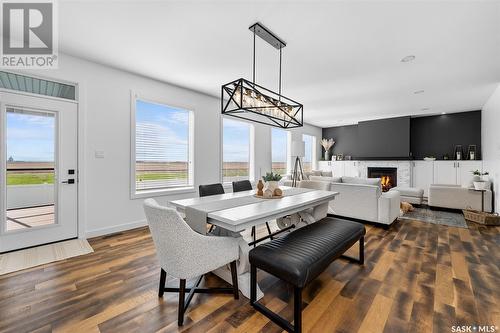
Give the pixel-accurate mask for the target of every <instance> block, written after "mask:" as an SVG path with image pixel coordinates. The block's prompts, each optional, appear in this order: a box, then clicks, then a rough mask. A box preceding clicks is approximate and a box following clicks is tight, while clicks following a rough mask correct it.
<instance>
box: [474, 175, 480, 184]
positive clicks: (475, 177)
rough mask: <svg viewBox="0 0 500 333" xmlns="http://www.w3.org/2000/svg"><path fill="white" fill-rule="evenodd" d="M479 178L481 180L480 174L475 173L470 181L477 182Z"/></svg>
mask: <svg viewBox="0 0 500 333" xmlns="http://www.w3.org/2000/svg"><path fill="white" fill-rule="evenodd" d="M480 180H481V176H477V175H474V176H472V181H473V182H478V181H480Z"/></svg>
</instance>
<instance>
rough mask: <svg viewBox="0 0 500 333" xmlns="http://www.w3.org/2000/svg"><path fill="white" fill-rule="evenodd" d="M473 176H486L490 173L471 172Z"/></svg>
mask: <svg viewBox="0 0 500 333" xmlns="http://www.w3.org/2000/svg"><path fill="white" fill-rule="evenodd" d="M471 172H472V174H473V175H474V176H488V175H489V174H490V173H489V172H488V171H485V172H481V171H479V170H474V171H471Z"/></svg>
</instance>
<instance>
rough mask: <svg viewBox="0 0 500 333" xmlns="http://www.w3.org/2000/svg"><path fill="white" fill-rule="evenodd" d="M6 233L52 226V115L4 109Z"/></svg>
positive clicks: (53, 131)
mask: <svg viewBox="0 0 500 333" xmlns="http://www.w3.org/2000/svg"><path fill="white" fill-rule="evenodd" d="M5 120H6V121H5V123H6V140H5V142H6V161H7V163H6V166H7V170H6V179H7V188H6V205H7V212H6V216H7V221H6V228H5V230H6V231H13V230H19V229H29V228H36V227H40V226H45V225H50V224H54V223H56V221H55V214H54V203H55V201H54V198H55V193H56V188H55V182H54V179H55V174H56V173H55V145H56V144H55V143H56V134H55V128H56V126H55V122H56V118H55V115H54V114H53V113H49V112H40V111H27V110H22V109H17V108H7V112H6V114H5Z"/></svg>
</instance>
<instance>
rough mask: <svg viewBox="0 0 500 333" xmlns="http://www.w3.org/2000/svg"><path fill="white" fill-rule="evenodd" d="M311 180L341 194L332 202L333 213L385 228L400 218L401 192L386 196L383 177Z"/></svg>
mask: <svg viewBox="0 0 500 333" xmlns="http://www.w3.org/2000/svg"><path fill="white" fill-rule="evenodd" d="M309 180H311V181H322V182H328V183H330V191H334V192H339V195H338V196H337V197H335V200H333V201H330V204H329V207H328V212H329V213H330V214H334V215H338V216H344V217H349V218H354V219H359V220H363V221H368V222H375V223H380V224H384V225H390V224H392V223H393V222H394V221H395V220H396V219H397V218H398V217H399V216H400V194H399V192H398V191H390V192H384V193H383V192H382V187H381V185H380V178H358V177H327V176H314V175H310V176H309ZM290 184H291V182H290V183H288V182H285V185H290Z"/></svg>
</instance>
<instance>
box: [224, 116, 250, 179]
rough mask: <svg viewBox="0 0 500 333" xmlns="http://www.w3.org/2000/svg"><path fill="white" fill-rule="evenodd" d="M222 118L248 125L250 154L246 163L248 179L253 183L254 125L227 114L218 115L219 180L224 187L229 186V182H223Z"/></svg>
mask: <svg viewBox="0 0 500 333" xmlns="http://www.w3.org/2000/svg"><path fill="white" fill-rule="evenodd" d="M224 119H228V120H232V121H239V122H242V123H246V124H248V125H249V126H250V138H249V140H250V147H249V149H250V156H249V159H250V160H249V163H248V169H249V170H248V180H250V182H251V183H255V125H254V124H253V123H252V122H250V121H247V120H243V119H237V118H234V117H228V116H221V117H220V145H219V146H220V158H219V160H220V173H219V177H220V182H221V184H222V185H223V186H224V187H225V188H229V187H231V184H232V183H231V182H224Z"/></svg>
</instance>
